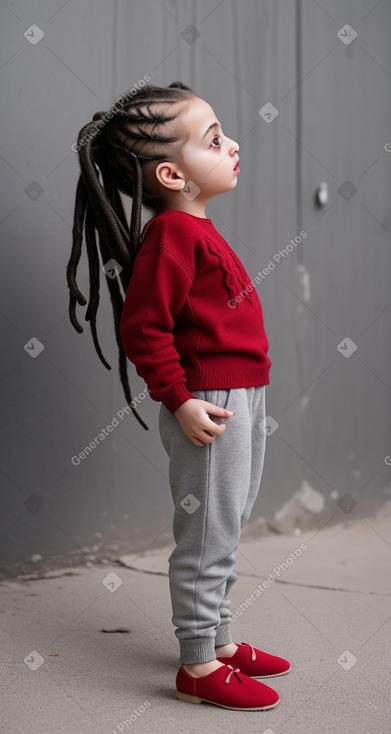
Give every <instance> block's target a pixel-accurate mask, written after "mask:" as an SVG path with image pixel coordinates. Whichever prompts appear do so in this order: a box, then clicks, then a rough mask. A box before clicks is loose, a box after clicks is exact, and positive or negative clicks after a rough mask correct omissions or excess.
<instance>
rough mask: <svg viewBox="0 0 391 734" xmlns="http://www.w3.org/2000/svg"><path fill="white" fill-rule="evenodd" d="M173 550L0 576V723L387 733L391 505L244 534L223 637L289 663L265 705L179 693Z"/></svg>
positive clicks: (7, 727) (68, 728)
mask: <svg viewBox="0 0 391 734" xmlns="http://www.w3.org/2000/svg"><path fill="white" fill-rule="evenodd" d="M171 550H172V548H167V549H166V550H164V551H155V552H150V553H149V554H146V553H145V554H143V555H141V556H140V555H139V556H132V557H126V558H122V559H119V560H118V562H117V563H110V564H105V565H103V564H96V565H91V566H90V567H89V568H87V567H80V568H71V569H64V570H63V571H61V572H59V571H55V572H52V573H48V574H46V575H45V577H44V578H40V579H37V580H32V579H31V578H30V579H28V578H19V579H17V580H13V581H4V582H1V583H0V593H1V601H0V607H1V609H0V647H1V662H2V667H1V707H2V712H1V716H0V728H1V730H4V731H6V732H7V734H19V733H20V734H22V733H23V734H25V732H29V734H35V732H37V733H38V732H39V734H49V732H50V734H52V733H53V732H56V734H84V733H87V732H88V733H91V734H112V732H114V733H115V734H118V732H131V731H133V732H138V734H141V733H142V732H146V733H147V734H151V733H153V732H159V733H165V732H170V734H171V733H172V734H176V733H177V732H178V734H182V733H183V734H184V733H186V734H195V733H196V732H197V734H198V732H202V731H203V732H205V734H209V732H214V733H215V734H220V732H221V733H223V732H224V734H229V732H235V734H237V732H243V731H244V732H246V734H252V733H253V732H254V734H255V733H257V734H296V733H299V732H300V733H303V734H329V733H330V734H336V733H337V734H350V733H351V734H361V732H362V734H364V732H365V734H368V732H376V734H383V733H384V734H389V732H390V731H391V604H390V597H391V573H390V568H391V563H390V561H391V511H390V506H389V505H388V507H386V508H383V510H382V512H381V513H380V514H379V515H378V516H376V517H371V518H369V517H368V518H364V517H360V516H356V517H355V518H354V519H349V521H347V522H342V523H340V524H337V525H330V523H329V524H326V525H325V526H324V527H323V528H321V529H320V530H312V531H310V532H305V533H301V534H298V535H294V534H293V535H284V536H283V535H273V536H268V537H261V538H247V537H246V538H243V539H242V540H241V542H240V544H239V546H238V549H237V551H236V558H237V563H236V570H237V572H238V574H239V579H238V581H237V582H236V584H235V585H234V587H233V590H232V594H231V600H232V604H231V608H232V610H233V612H234V614H235V621H234V622H233V624H232V632H233V639H234V641H235V642H243V641H244V642H250V643H251V644H253V645H255V646H256V647H259V648H261V649H263V650H266V651H268V652H271V653H274V654H276V655H281V656H282V657H286V658H287V659H288V660H290V662H291V664H292V670H291V671H290V672H289V673H288V674H287V675H285V676H282V677H280V678H274V679H265V681H264V682H265V683H267V684H269V685H271V686H272V687H274V688H275V689H276V690H277V691H278V692H279V694H280V697H281V698H280V702H279V704H278V705H277V706H276V708H274V709H271V710H268V711H254V712H241V711H230V710H227V709H222V708H219V707H217V706H213V705H211V704H207V703H202V704H201V705H195V704H190V703H186V702H183V701H179V700H177V699H176V697H175V675H176V672H177V670H178V667H179V662H178V661H179V657H178V651H179V646H178V643H177V639H176V637H175V634H174V627H173V625H172V622H171V602H170V596H169V587H168V578H167V571H168V563H167V559H168V556H169V554H170V552H171ZM300 551H301V553H300ZM287 559H290V560H287ZM256 589H257V590H258V591H257V593H255V590H256ZM251 595H252V596H251Z"/></svg>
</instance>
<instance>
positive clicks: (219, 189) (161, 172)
mask: <svg viewBox="0 0 391 734" xmlns="http://www.w3.org/2000/svg"><path fill="white" fill-rule="evenodd" d="M215 122H220V121H219V120H218V118H217V117H216V115H215V113H214V111H213V109H212V107H210V105H209V104H208V103H207V102H205V100H203V99H200V98H198V97H195V98H192V99H191V100H190V102H189V103H188V107H187V109H186V110H185V111H184V112H183V114H182V116H181V122H180V124H181V127H183V128H184V129H185V130H188V131H189V138H188V140H187V142H186V143H184V144H183V145H182V146H181V147H180V150H179V157H178V160H177V162H175V163H174V162H170V161H165V162H162V163H160V164H158V165H157V167H156V171H155V173H156V176H157V178H158V181H159V183H160V184H161V185H162V188H161V189H160V193H161V195H162V196H163V197H164V198H166V199H167V201H168V202H169V203H171V204H172V203H174V204H175V202H178V197H180V199H179V201H180V200H181V199H182V194H181V193H180V192H181V190H182V187H183V181H185V182H186V184H187V185H188V184H189V182H193V183H194V184H195V185H196V186H198V188H199V189H200V192H199V193H198V195H197V197H196V199H195V200H194V204H195V205H196V206H199V205H201V204H202V203H203V204H205V203H206V202H207V201H208V199H210V198H211V197H212V196H217V195H218V194H222V193H224V192H226V191H231V190H232V189H234V188H235V187H236V185H237V180H238V173H236V172H234V167H235V165H236V163H237V161H238V158H239V156H238V155H237V152H238V150H239V145H238V143H236V142H235V141H234V140H231V138H228V137H227V136H226V135H224V133H223V131H222V129H221V127H220V126H219V125H216V126H215V127H214V128H211V129H210V130H208V128H209V126H210V125H211V124H212V123H215ZM207 130H208V132H207Z"/></svg>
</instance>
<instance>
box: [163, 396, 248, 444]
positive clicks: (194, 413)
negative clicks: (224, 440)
mask: <svg viewBox="0 0 391 734" xmlns="http://www.w3.org/2000/svg"><path fill="white" fill-rule="evenodd" d="M208 413H211V414H212V415H217V416H220V417H221V418H230V417H231V416H232V415H235V413H234V412H233V411H232V410H225V408H219V406H218V405H214V404H213V403H209V402H208V401H207V400H199V399H198V398H190V399H189V400H186V401H185V402H184V403H182V405H181V406H180V407H179V408H178V410H176V411H175V413H174V415H175V417H176V418H177V419H178V421H179V423H180V424H181V428H182V430H183V433H184V434H185V436H187V437H188V438H190V440H191V441H193V443H195V445H196V446H205V445H206V444H207V443H212V441H214V440H215V438H216V436H219V435H220V433H223V431H225V424H224V423H222V424H217V423H215V422H214V421H213V420H211V419H210V418H209V416H208Z"/></svg>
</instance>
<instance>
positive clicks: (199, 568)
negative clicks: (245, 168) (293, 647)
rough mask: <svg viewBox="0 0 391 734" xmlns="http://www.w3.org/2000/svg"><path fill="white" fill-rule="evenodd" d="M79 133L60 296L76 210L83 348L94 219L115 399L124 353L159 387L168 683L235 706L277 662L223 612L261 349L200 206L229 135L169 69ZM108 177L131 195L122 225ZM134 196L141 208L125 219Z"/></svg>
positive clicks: (247, 290) (225, 176)
mask: <svg viewBox="0 0 391 734" xmlns="http://www.w3.org/2000/svg"><path fill="white" fill-rule="evenodd" d="M102 121H103V124H102V125H99V127H98V126H97V124H96V123H97V122H99V123H101V122H102ZM83 141H84V144H83ZM78 146H79V148H78V149H79V160H80V166H81V170H82V176H80V179H79V183H78V189H77V195H76V204H75V220H74V230H73V231H74V244H73V249H72V255H71V258H70V261H69V264H68V271H67V276H68V286H69V289H70V311H69V313H70V318H71V321H72V324H73V325H74V327H75V328H76V329H77V330H78V331H82V327H81V326H80V324H79V322H78V321H77V319H76V315H75V305H76V301H78V302H79V304H81V305H83V304H85V303H86V300H85V298H84V296H83V295H82V293H81V292H80V291H79V289H78V287H77V285H76V280H75V274H76V267H77V263H78V260H79V258H80V252H81V243H82V229H83V221H84V216H85V235H86V243H87V252H88V259H89V266H90V281H91V293H90V302H89V304H88V310H87V314H86V319H87V320H90V322H91V331H92V336H93V339H94V344H95V348H96V350H97V352H98V355H99V357H100V358H101V360H102V361H103V363H104V364H105V366H106V367H108V368H110V367H109V365H108V364H107V362H106V361H105V359H104V357H103V355H102V353H101V351H100V346H99V343H98V339H97V333H96V312H97V308H98V302H99V269H100V268H99V260H98V254H97V248H96V242H95V228H96V229H97V230H98V233H99V244H100V250H101V255H102V260H103V263H104V265H105V264H106V263H108V265H107V268H111V271H110V275H108V276H107V283H108V286H109V290H110V295H111V301H112V305H113V312H114V321H115V327H116V338H117V343H118V346H119V352H120V374H121V381H122V385H123V387H124V390H125V395H126V397H127V400H128V402H129V399H130V398H131V396H130V390H129V386H128V383H127V375H126V357H128V358H129V360H130V361H131V362H133V363H134V365H135V367H136V371H137V373H138V374H139V375H140V376H141V377H143V379H144V380H145V382H146V383H147V385H148V389H149V393H150V396H151V398H152V399H153V400H157V401H160V402H161V407H160V413H159V432H160V436H161V440H162V443H163V446H164V449H165V451H166V452H167V454H168V456H169V480H170V487H171V493H172V498H173V501H174V504H175V514H174V522H173V533H174V538H175V542H176V547H175V549H174V551H173V552H172V554H171V556H170V558H169V586H170V594H171V602H172V611H173V616H172V622H173V624H174V625H175V627H176V628H177V629H176V630H175V634H176V636H177V639H178V641H179V646H180V662H181V666H180V668H179V670H178V673H177V676H176V689H177V690H176V696H177V698H180V699H182V700H184V701H189V702H193V703H201V701H208V702H210V703H213V704H216V705H217V706H222V707H224V708H230V709H237V710H246V711H248V710H264V709H268V708H272V707H274V706H276V705H277V703H278V701H279V695H278V693H277V692H276V691H275V690H274V689H272V688H270V687H269V686H267V685H265V684H264V683H262V682H261V681H260V680H256V679H259V678H265V677H266V678H267V677H274V676H277V675H282V674H284V673H287V672H288V671H289V670H290V664H289V662H288V661H287V660H285V659H283V658H280V657H276V656H275V655H271V654H268V653H266V652H263V651H261V650H259V649H258V648H255V647H254V646H253V645H250V644H248V643H246V642H243V643H237V644H236V643H234V642H233V641H232V637H231V633H230V626H229V624H230V620H231V612H230V609H229V607H230V600H229V594H230V590H231V588H232V585H233V584H234V582H235V581H236V579H237V574H236V573H235V571H234V565H235V553H234V552H235V549H236V548H237V545H238V543H239V539H240V533H241V527H242V526H243V525H244V524H245V522H247V520H248V518H249V515H250V512H251V509H252V507H253V504H254V501H255V499H256V496H257V494H258V490H259V485H260V481H261V476H262V470H263V462H264V454H265V433H264V432H263V431H262V430H261V428H260V423H261V421H262V420H263V419H264V418H265V386H266V385H268V384H269V369H270V366H271V364H272V363H271V360H270V359H269V357H268V356H267V351H268V346H269V345H268V340H267V337H266V334H265V331H264V325H263V314H262V306H261V303H260V301H259V298H258V296H257V293H256V291H255V289H254V288H253V287H252V285H251V283H250V279H249V276H248V274H247V272H246V270H245V269H244V267H243V265H242V263H241V261H240V260H239V258H238V256H237V255H236V253H235V252H234V251H233V250H232V249H231V248H230V246H229V245H228V243H227V242H226V241H225V240H224V239H223V238H222V236H221V235H220V234H219V232H218V231H217V230H216V229H215V227H214V225H213V223H212V221H211V219H209V218H207V217H206V216H205V205H206V203H207V202H208V200H209V199H210V198H212V197H213V196H217V195H219V194H222V193H224V192H226V191H232V190H233V189H234V188H235V187H236V185H237V181H238V174H239V168H238V166H237V164H238V160H239V157H238V155H237V153H238V150H239V146H238V144H237V143H235V142H234V141H233V140H231V139H230V138H229V137H227V136H225V135H224V133H223V132H222V129H221V124H220V122H219V121H218V120H217V118H216V116H215V114H214V111H213V109H212V108H211V107H210V106H209V104H207V102H205V101H204V100H203V99H202V98H200V97H198V96H197V95H196V94H195V93H194V92H193V91H192V90H191V89H190V88H189V87H187V86H185V85H184V84H182V83H181V82H173V83H172V84H170V86H169V87H167V88H164V87H156V86H152V85H150V86H148V85H147V86H145V87H144V88H141V89H139V90H138V91H137V92H136V93H135V94H134V95H132V97H131V99H130V100H128V102H127V104H126V105H123V106H121V107H120V106H119V105H117V106H116V107H115V108H114V110H113V115H112V117H111V118H109V119H108V114H107V113H102V112H100V113H96V114H95V115H94V117H93V121H92V122H91V123H88V125H85V126H84V127H83V128H82V130H81V131H80V133H79V137H78ZM96 166H98V167H99V169H100V172H101V175H102V181H103V187H102V185H101V184H100V182H99V171H98V170H97V168H96ZM119 191H122V192H123V193H125V194H128V195H129V196H131V197H132V199H133V205H132V215H131V222H130V226H128V223H127V222H126V218H125V215H124V211H123V207H122V203H121V199H120V196H119ZM142 205H143V206H144V207H146V208H147V209H149V210H150V212H151V213H152V215H153V216H152V217H151V219H150V220H149V221H148V222H147V223H146V225H145V226H144V228H143V231H142V233H141V235H140V222H141V206H142ZM112 261H115V262H114V263H113V262H112ZM115 263H118V265H119V266H120V267H118V268H117V266H116V264H115ZM113 267H114V268H117V269H118V271H119V272H118V273H117V276H118V277H117V278H116V277H113ZM107 268H106V272H107ZM115 272H116V271H115ZM118 279H120V280H121V283H122V286H123V289H124V293H125V292H126V297H125V301H124V302H123V300H122V296H121V294H120V291H119V286H118ZM248 286H249V287H248ZM138 419H139V418H138ZM140 422H141V423H142V425H143V426H144V427H145V428H146V426H145V424H144V423H143V422H142V421H141V420H140ZM227 684H228V685H227Z"/></svg>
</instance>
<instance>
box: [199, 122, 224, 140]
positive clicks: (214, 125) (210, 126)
mask: <svg viewBox="0 0 391 734" xmlns="http://www.w3.org/2000/svg"><path fill="white" fill-rule="evenodd" d="M214 127H221V123H220V122H212V124H211V125H209V127H208V129H207V130H205V132H204V134H203V136H202V138H201V140H203V139H204V137H205V136H206V135H207V134H208V132H209V130H212V128H214Z"/></svg>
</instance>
